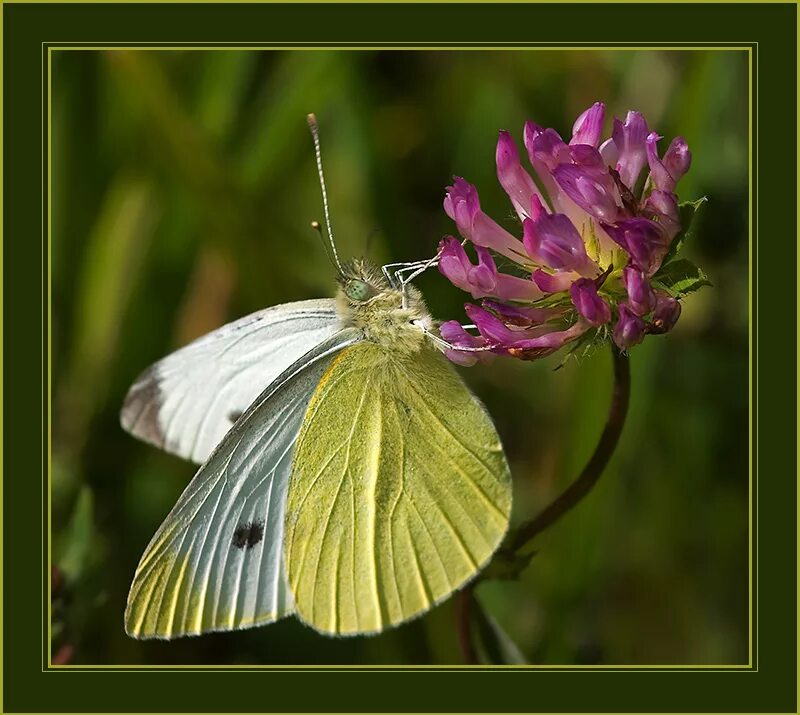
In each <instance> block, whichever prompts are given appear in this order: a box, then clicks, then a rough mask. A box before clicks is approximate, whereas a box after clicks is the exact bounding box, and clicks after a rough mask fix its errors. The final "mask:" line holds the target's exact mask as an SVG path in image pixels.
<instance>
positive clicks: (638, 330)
mask: <svg viewBox="0 0 800 715" xmlns="http://www.w3.org/2000/svg"><path fill="white" fill-rule="evenodd" d="M646 330H647V325H646V324H645V322H644V320H642V319H641V318H640V317H639V316H638V315H636V313H634V312H633V311H632V310H631V309H630V308H629V307H628V306H627V305H626V304H625V303H620V304H619V319H618V320H617V324H616V325H615V326H614V333H613V338H614V342H615V343H616V345H617V347H618V348H619V349H620V350H627V349H628V348H630V347H633V346H634V345H638V344H639V343H640V342H642V340H644V335H645V332H646Z"/></svg>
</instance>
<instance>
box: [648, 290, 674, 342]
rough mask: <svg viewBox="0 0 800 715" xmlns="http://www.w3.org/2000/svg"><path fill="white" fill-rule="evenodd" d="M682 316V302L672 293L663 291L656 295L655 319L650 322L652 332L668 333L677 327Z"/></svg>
mask: <svg viewBox="0 0 800 715" xmlns="http://www.w3.org/2000/svg"><path fill="white" fill-rule="evenodd" d="M680 317H681V304H680V303H679V302H678V301H677V300H676V299H675V298H673V297H672V296H671V295H667V294H666V293H663V292H661V291H659V292H658V295H657V296H656V307H655V310H654V311H653V320H652V322H651V323H650V332H651V333H655V334H657V335H658V334H660V333H668V332H669V331H670V330H672V328H674V327H675V323H677V322H678V318H680Z"/></svg>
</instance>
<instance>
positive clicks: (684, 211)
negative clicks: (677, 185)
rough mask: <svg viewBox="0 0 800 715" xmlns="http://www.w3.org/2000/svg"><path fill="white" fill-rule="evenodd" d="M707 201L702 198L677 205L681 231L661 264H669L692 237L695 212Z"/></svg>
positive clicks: (673, 240)
mask: <svg viewBox="0 0 800 715" xmlns="http://www.w3.org/2000/svg"><path fill="white" fill-rule="evenodd" d="M707 201H708V198H707V197H705V196H703V197H701V198H699V199H697V200H696V201H684V202H683V203H681V204H679V205H678V213H679V214H680V221H681V230H680V232H679V233H678V235H677V236H675V238H673V239H672V243H671V244H670V246H669V251H667V255H666V256H664V260H663V261H662V264H666V263H669V262H670V261H671V260H672V259H673V258H675V256H677V255H678V253H679V252H680V250H681V248H683V244H684V243H686V239H687V238H689V237H690V236H692V235H693V230H692V228H693V224H694V221H695V218H696V217H697V212H698V211H699V210H700V207H701V206H702V205H703V204H704V203H706V202H707Z"/></svg>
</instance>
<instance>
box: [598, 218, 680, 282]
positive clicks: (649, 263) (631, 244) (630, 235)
mask: <svg viewBox="0 0 800 715" xmlns="http://www.w3.org/2000/svg"><path fill="white" fill-rule="evenodd" d="M603 229H604V230H605V231H606V233H607V234H608V235H609V236H611V238H612V239H613V240H614V241H615V242H616V243H618V244H619V245H620V246H622V248H624V249H625V250H626V251H627V252H628V254H629V255H630V257H631V260H632V262H633V264H634V265H636V266H638V267H639V268H640V269H641V270H643V271H644V272H645V274H646V275H648V276H652V275H653V274H654V273H655V272H656V271H657V270H658V268H659V266H660V265H661V261H662V260H663V259H664V256H665V255H666V254H667V250H668V249H669V244H670V239H669V237H668V236H667V234H666V232H665V231H664V230H663V228H662V227H661V226H660V225H659V224H657V223H655V222H654V221H650V220H649V219H646V218H641V217H636V218H631V219H626V220H625V221H620V222H619V223H617V224H616V225H615V226H611V225H608V224H603Z"/></svg>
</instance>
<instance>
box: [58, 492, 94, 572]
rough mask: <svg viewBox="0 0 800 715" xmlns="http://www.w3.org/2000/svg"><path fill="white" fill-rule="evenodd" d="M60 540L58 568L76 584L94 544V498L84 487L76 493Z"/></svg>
mask: <svg viewBox="0 0 800 715" xmlns="http://www.w3.org/2000/svg"><path fill="white" fill-rule="evenodd" d="M62 539H63V543H62V548H63V552H62V554H63V555H62V556H61V559H60V561H59V566H60V567H61V570H62V571H63V572H64V575H65V576H66V577H67V580H68V581H69V582H70V583H76V582H77V581H78V580H80V577H81V575H82V573H83V571H84V569H85V567H86V565H87V562H88V560H89V555H90V554H91V551H92V547H93V542H94V498H93V497H92V490H91V489H90V488H89V487H88V486H86V485H84V486H83V487H81V490H80V492H79V493H78V498H77V500H76V502H75V506H74V508H73V510H72V516H71V517H70V520H69V524H67V527H66V529H65V530H64V533H63V535H62Z"/></svg>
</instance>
